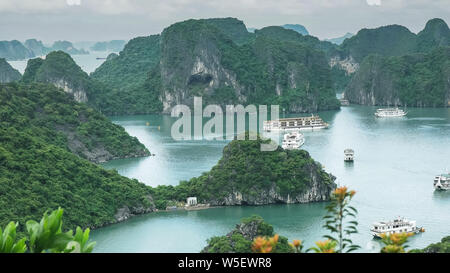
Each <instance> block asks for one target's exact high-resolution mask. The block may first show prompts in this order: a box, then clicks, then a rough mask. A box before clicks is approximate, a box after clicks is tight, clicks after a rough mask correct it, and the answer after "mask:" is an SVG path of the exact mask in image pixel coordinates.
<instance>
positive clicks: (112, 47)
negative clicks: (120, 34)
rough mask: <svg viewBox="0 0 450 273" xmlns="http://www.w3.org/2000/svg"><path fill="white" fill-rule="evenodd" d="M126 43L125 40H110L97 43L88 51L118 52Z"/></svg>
mask: <svg viewBox="0 0 450 273" xmlns="http://www.w3.org/2000/svg"><path fill="white" fill-rule="evenodd" d="M126 43H127V42H126V41H125V40H111V41H105V42H97V43H95V44H94V45H93V46H91V47H90V50H92V51H112V52H119V51H122V49H123V47H124V46H125V44H126Z"/></svg>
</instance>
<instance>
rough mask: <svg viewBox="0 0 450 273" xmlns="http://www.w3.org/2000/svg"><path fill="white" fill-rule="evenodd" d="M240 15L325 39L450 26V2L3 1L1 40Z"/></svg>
mask: <svg viewBox="0 0 450 273" xmlns="http://www.w3.org/2000/svg"><path fill="white" fill-rule="evenodd" d="M212 17H236V18H239V19H241V20H243V21H244V23H245V24H246V25H247V27H256V28H260V27H264V26H269V25H282V24H302V25H304V26H305V27H306V28H307V29H308V31H309V32H310V33H311V35H314V36H317V37H319V38H321V39H323V38H333V37H337V36H342V35H343V34H345V33H346V32H352V33H356V32H357V31H358V30H359V29H361V28H365V27H366V28H374V27H378V26H382V25H389V24H401V25H404V26H406V27H408V28H409V29H410V30H411V31H413V32H418V31H420V30H421V29H422V28H423V27H424V26H425V23H426V21H427V20H428V19H431V18H436V17H439V18H442V19H444V20H445V21H446V22H447V23H449V22H450V0H159V1H157V0H0V40H12V39H17V40H25V39H28V38H37V39H40V40H43V41H45V42H51V41H54V40H61V39H65V40H71V41H99V40H111V39H130V38H133V37H136V36H143V35H149V34H155V33H160V32H161V31H162V30H163V29H164V28H165V27H167V26H169V25H170V24H172V23H175V22H178V21H182V20H186V19H189V18H212Z"/></svg>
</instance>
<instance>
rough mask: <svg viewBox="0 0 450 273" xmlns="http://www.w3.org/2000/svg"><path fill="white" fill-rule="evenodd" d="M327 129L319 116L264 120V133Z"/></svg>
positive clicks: (326, 124) (326, 125)
mask: <svg viewBox="0 0 450 273" xmlns="http://www.w3.org/2000/svg"><path fill="white" fill-rule="evenodd" d="M325 128H328V123H326V122H324V121H323V120H322V119H321V118H320V117H319V116H315V115H312V116H310V117H298V118H281V119H277V120H265V121H264V131H266V132H271V131H304V130H318V129H325Z"/></svg>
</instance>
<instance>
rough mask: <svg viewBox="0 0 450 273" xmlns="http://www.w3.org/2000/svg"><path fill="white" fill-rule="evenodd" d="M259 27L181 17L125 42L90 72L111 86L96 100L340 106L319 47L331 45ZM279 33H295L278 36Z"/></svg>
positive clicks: (128, 105)
mask: <svg viewBox="0 0 450 273" xmlns="http://www.w3.org/2000/svg"><path fill="white" fill-rule="evenodd" d="M265 32H266V30H260V31H258V33H257V34H251V33H248V32H247V30H246V28H245V25H244V24H243V23H242V21H239V20H237V19H234V18H218V19H204V20H187V21H184V22H179V23H176V24H173V25H171V26H170V27H168V28H166V29H165V30H164V31H163V32H162V34H161V36H159V35H155V36H149V37H141V38H137V39H134V40H131V41H130V42H129V43H128V44H127V45H126V47H125V49H124V50H123V51H122V52H121V53H120V55H119V56H116V57H112V58H110V60H107V61H106V62H105V63H104V64H103V65H102V66H100V67H99V68H98V69H97V70H96V71H95V72H94V73H92V77H93V78H94V79H97V80H99V81H101V82H102V83H104V84H107V85H108V87H109V88H111V89H114V91H111V92H108V94H104V95H102V98H103V100H108V99H109V98H111V97H114V98H116V99H118V100H119V101H120V103H118V104H117V105H116V106H117V107H109V108H111V109H114V110H116V113H117V114H119V113H149V112H160V111H164V112H168V111H169V109H170V107H171V106H173V105H175V104H180V103H184V104H188V105H191V104H192V99H193V97H194V96H203V97H204V101H205V103H216V104H220V105H225V104H230V103H242V104H273V103H282V104H283V107H284V108H286V110H289V111H293V112H311V111H317V110H327V109H337V108H339V103H338V101H337V100H336V98H335V94H334V92H333V84H332V82H331V77H330V73H331V72H330V69H329V67H328V63H327V59H326V56H325V55H324V53H323V52H321V50H325V49H327V48H328V47H330V48H334V45H332V44H331V43H328V42H320V41H319V40H318V39H317V38H315V37H311V36H302V35H300V34H298V33H296V32H295V31H293V30H286V29H284V28H282V27H275V29H274V30H272V31H271V33H270V34H271V35H269V34H265ZM285 33H288V35H289V34H290V35H295V38H294V39H290V40H289V39H283V40H281V41H280V39H279V37H278V36H277V35H284V34H285ZM99 101H101V100H99ZM163 105H164V108H163ZM98 108H99V109H100V110H102V111H103V112H105V113H109V112H111V111H110V109H109V108H107V106H104V105H103V106H99V107H98ZM106 109H108V110H106Z"/></svg>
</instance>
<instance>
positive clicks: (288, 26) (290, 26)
mask: <svg viewBox="0 0 450 273" xmlns="http://www.w3.org/2000/svg"><path fill="white" fill-rule="evenodd" d="M281 27H283V28H285V29H291V30H293V31H295V32H298V33H300V34H301V35H309V32H308V30H307V29H306V28H305V27H304V26H302V25H300V24H285V25H282V26H281Z"/></svg>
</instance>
